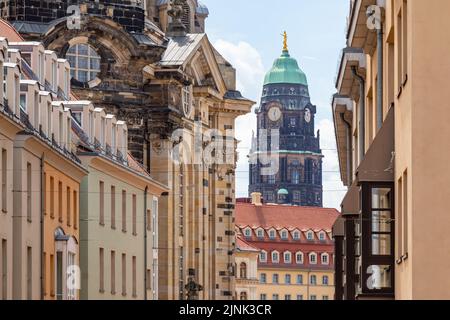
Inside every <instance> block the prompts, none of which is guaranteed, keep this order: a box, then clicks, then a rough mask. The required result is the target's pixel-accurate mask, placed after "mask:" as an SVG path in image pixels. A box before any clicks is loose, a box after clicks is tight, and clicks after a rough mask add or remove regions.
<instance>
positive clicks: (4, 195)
mask: <svg viewBox="0 0 450 320" xmlns="http://www.w3.org/2000/svg"><path fill="white" fill-rule="evenodd" d="M7 156H8V154H7V152H6V150H5V149H2V211H3V212H4V213H6V212H7V210H8V205H7V204H8V203H7V201H8V200H7V199H8V197H7V184H8V178H7V177H8V165H7V163H8V159H7Z"/></svg>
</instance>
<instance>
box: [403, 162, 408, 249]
mask: <svg viewBox="0 0 450 320" xmlns="http://www.w3.org/2000/svg"><path fill="white" fill-rule="evenodd" d="M402 198H403V199H402V200H403V211H402V213H403V219H402V224H403V241H402V242H403V253H402V255H403V256H406V255H408V249H409V248H408V220H409V219H408V172H407V171H405V172H404V173H403V197H402Z"/></svg>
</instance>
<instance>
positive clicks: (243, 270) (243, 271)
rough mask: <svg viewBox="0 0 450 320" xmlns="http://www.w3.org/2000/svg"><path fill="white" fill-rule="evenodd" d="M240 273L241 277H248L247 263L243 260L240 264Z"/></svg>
mask: <svg viewBox="0 0 450 320" xmlns="http://www.w3.org/2000/svg"><path fill="white" fill-rule="evenodd" d="M239 275H240V278H241V279H247V264H246V263H245V262H242V263H241V265H240V266H239Z"/></svg>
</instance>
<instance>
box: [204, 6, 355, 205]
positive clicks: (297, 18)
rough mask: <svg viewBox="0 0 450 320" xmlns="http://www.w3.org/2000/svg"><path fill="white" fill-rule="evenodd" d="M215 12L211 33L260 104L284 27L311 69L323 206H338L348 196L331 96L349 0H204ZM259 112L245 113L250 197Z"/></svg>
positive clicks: (241, 175) (242, 183) (294, 51)
mask: <svg viewBox="0 0 450 320" xmlns="http://www.w3.org/2000/svg"><path fill="white" fill-rule="evenodd" d="M203 2H204V3H205V4H206V5H207V6H208V8H209V10H210V16H209V18H208V19H207V26H206V31H207V33H208V36H209V39H210V40H211V42H212V43H213V44H214V45H215V46H216V48H217V49H218V50H219V51H220V52H221V53H222V54H223V55H224V57H225V58H226V59H228V60H229V61H230V62H231V63H232V64H233V65H234V66H235V67H236V69H237V78H238V89H239V90H240V91H241V92H242V93H243V94H244V95H245V96H246V97H247V98H250V99H252V100H254V101H257V102H258V103H259V100H260V93H261V91H262V82H263V78H264V74H265V72H266V71H267V70H268V69H270V67H271V66H272V63H273V61H274V60H275V59H276V58H277V57H278V56H279V55H280V54H281V50H282V36H281V34H282V33H283V31H285V30H286V31H287V32H288V37H289V39H288V43H289V51H290V53H291V55H292V56H293V57H295V58H296V59H297V60H298V62H299V65H300V68H302V69H303V71H304V72H305V73H306V75H307V77H308V82H309V90H310V94H311V100H312V103H313V104H315V105H317V109H318V114H317V117H316V127H317V129H320V130H321V143H322V148H323V149H324V155H325V159H324V206H326V207H336V208H339V205H340V202H341V199H342V197H343V196H344V194H345V191H344V187H343V186H342V184H341V182H340V175H339V172H338V170H339V166H338V162H337V156H336V151H335V149H336V146H335V137H334V128H333V122H332V115H331V106H330V101H331V96H332V95H333V93H334V92H335V88H334V81H335V77H336V71H337V64H338V58H339V54H340V51H341V50H342V48H343V47H344V46H345V31H346V21H347V16H348V12H349V0H277V1H275V0H244V1H243V0H203ZM252 130H256V118H255V116H254V114H252V115H247V116H244V117H240V118H239V119H238V121H237V126H236V135H237V137H238V139H239V140H241V141H242V142H241V143H240V145H239V154H240V155H239V157H240V159H239V163H238V169H237V171H238V172H237V182H236V184H237V186H236V188H237V190H236V191H237V195H238V196H247V188H248V165H247V157H246V156H247V154H248V149H249V147H250V137H251V134H252Z"/></svg>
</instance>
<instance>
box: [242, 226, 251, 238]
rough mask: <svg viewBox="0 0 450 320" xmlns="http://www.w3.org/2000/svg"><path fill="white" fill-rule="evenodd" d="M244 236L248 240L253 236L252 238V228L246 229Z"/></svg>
mask: <svg viewBox="0 0 450 320" xmlns="http://www.w3.org/2000/svg"><path fill="white" fill-rule="evenodd" d="M244 236H245V237H246V238H251V236H252V230H251V229H250V228H247V229H245V230H244Z"/></svg>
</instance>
